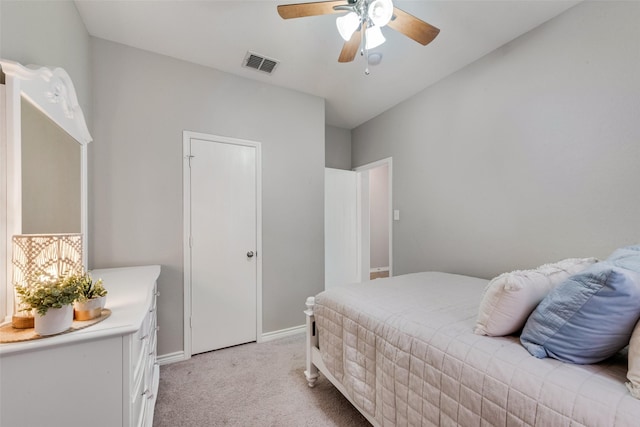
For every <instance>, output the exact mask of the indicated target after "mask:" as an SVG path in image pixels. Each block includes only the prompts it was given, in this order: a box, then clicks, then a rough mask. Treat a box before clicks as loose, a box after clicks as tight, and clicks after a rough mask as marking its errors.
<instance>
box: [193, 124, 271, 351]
mask: <svg viewBox="0 0 640 427" xmlns="http://www.w3.org/2000/svg"><path fill="white" fill-rule="evenodd" d="M191 139H199V140H203V141H209V142H212V143H223V144H234V145H242V146H247V147H253V148H255V150H256V254H255V258H256V341H257V342H261V341H262V144H261V143H260V142H256V141H249V140H246V139H238V138H230V137H226V136H219V135H212V134H206V133H200V132H193V131H188V130H185V131H182V160H183V164H182V171H183V172H182V182H183V188H182V195H183V198H182V200H183V203H182V205H183V220H182V222H183V232H184V234H183V253H184V257H183V288H184V293H183V295H184V323H183V326H184V328H183V331H184V332H183V334H184V340H183V346H184V359H185V360H186V359H190V358H191V173H190V168H189V162H190V161H191Z"/></svg>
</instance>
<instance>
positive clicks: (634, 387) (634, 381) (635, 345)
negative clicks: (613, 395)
mask: <svg viewBox="0 0 640 427" xmlns="http://www.w3.org/2000/svg"><path fill="white" fill-rule="evenodd" d="M628 357H629V370H628V371H627V378H628V379H629V382H628V383H627V388H629V391H630V392H631V395H632V396H633V397H635V398H636V399H640V322H638V323H637V324H636V327H635V329H634V330H633V334H631V341H629V356H628Z"/></svg>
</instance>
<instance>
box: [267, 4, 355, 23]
mask: <svg viewBox="0 0 640 427" xmlns="http://www.w3.org/2000/svg"><path fill="white" fill-rule="evenodd" d="M347 4H348V0H337V1H317V2H313V3H297V4H281V5H279V6H278V14H279V15H280V16H281V17H282V18H283V19H291V18H303V17H305V16H316V15H328V14H331V13H344V12H345V11H344V10H335V9H334V8H333V6H345V5H347Z"/></svg>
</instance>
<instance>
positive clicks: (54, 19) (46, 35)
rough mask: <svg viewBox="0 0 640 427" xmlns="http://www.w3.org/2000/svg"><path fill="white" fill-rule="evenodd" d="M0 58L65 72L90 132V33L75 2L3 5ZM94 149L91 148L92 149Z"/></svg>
mask: <svg viewBox="0 0 640 427" xmlns="http://www.w3.org/2000/svg"><path fill="white" fill-rule="evenodd" d="M0 33H1V34H0V57H2V58H3V59H10V60H12V61H16V62H20V63H21V64H23V65H28V64H35V65H40V66H48V67H61V68H64V69H65V71H66V72H67V73H69V76H70V77H71V80H72V81H73V85H74V87H75V89H76V92H77V94H78V102H79V103H80V106H81V107H82V110H83V112H84V116H85V119H86V120H87V124H88V125H89V131H91V89H92V88H91V50H90V41H89V33H88V32H87V29H86V28H85V26H84V23H83V22H82V19H81V18H80V14H79V13H78V11H77V9H76V6H75V4H74V3H73V2H72V1H62V0H61V1H9V0H1V1H0ZM89 149H91V145H89Z"/></svg>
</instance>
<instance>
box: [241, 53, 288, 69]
mask: <svg viewBox="0 0 640 427" xmlns="http://www.w3.org/2000/svg"><path fill="white" fill-rule="evenodd" d="M278 63H279V61H278V60H276V59H272V58H267V57H265V56H263V55H259V54H257V53H253V52H247V54H246V55H245V57H244V61H243V62H242V66H243V67H247V68H253V69H254V70H258V71H262V72H263V73H267V74H271V73H273V71H274V70H275V69H276V67H277V66H278Z"/></svg>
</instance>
